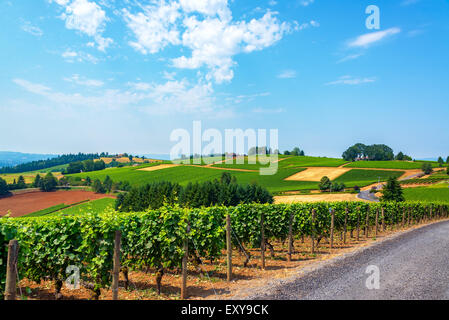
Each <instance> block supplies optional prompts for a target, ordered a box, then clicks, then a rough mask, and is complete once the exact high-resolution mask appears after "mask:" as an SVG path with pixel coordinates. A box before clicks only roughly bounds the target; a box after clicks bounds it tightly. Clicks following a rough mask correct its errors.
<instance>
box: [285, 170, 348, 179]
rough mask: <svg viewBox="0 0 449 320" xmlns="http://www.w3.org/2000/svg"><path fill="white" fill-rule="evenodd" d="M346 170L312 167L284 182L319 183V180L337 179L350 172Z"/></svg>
mask: <svg viewBox="0 0 449 320" xmlns="http://www.w3.org/2000/svg"><path fill="white" fill-rule="evenodd" d="M350 170H351V169H348V168H329V167H313V168H307V169H306V170H304V171H301V172H298V173H295V174H294V175H292V176H290V177H288V178H286V179H285V181H320V180H321V178H323V177H324V176H327V177H328V178H329V179H331V180H334V179H337V178H338V177H339V176H341V175H342V174H344V173H346V172H348V171H350Z"/></svg>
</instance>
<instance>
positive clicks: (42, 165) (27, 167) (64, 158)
mask: <svg viewBox="0 0 449 320" xmlns="http://www.w3.org/2000/svg"><path fill="white" fill-rule="evenodd" d="M98 157H99V155H98V154H97V153H96V154H93V153H91V154H84V153H78V154H64V155H60V156H57V157H56V158H49V159H47V160H39V161H32V162H27V163H22V164H18V165H16V166H13V167H4V168H0V173H20V172H28V171H37V170H43V169H48V168H51V167H55V166H60V165H64V164H69V163H71V162H77V161H84V160H94V159H98Z"/></svg>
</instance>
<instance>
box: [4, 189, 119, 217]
mask: <svg viewBox="0 0 449 320" xmlns="http://www.w3.org/2000/svg"><path fill="white" fill-rule="evenodd" d="M101 198H114V196H111V195H105V194H97V193H94V192H91V191H83V190H66V191H54V192H41V191H35V192H28V193H23V194H17V195H13V196H10V197H3V198H0V216H4V215H6V214H7V213H8V211H11V217H20V216H23V215H26V214H29V213H32V212H36V211H40V210H43V209H47V208H50V207H53V206H57V205H59V204H65V205H70V204H73V203H77V202H80V201H85V200H96V199H101Z"/></svg>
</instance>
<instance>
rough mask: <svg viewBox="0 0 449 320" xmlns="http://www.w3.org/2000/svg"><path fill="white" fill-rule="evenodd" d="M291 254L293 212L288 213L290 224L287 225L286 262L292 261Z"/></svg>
mask: <svg viewBox="0 0 449 320" xmlns="http://www.w3.org/2000/svg"><path fill="white" fill-rule="evenodd" d="M292 252H293V212H291V213H290V223H289V225H288V255H287V261H288V262H291V261H292Z"/></svg>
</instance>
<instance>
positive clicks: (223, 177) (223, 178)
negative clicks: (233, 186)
mask: <svg viewBox="0 0 449 320" xmlns="http://www.w3.org/2000/svg"><path fill="white" fill-rule="evenodd" d="M231 180H232V177H231V174H230V173H229V172H223V173H222V174H221V183H224V184H230V183H231Z"/></svg>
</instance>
